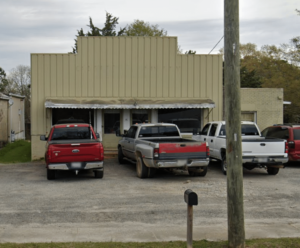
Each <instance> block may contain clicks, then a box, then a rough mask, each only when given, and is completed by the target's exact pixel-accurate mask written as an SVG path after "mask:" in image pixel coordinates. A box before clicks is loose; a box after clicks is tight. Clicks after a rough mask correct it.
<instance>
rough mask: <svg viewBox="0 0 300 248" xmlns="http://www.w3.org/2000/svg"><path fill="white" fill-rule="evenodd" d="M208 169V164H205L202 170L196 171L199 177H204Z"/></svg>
mask: <svg viewBox="0 0 300 248" xmlns="http://www.w3.org/2000/svg"><path fill="white" fill-rule="evenodd" d="M207 170H208V166H205V167H204V168H203V170H202V171H200V172H199V173H198V176H199V177H205V176H206V173H207Z"/></svg>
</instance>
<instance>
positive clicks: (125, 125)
mask: <svg viewBox="0 0 300 248" xmlns="http://www.w3.org/2000/svg"><path fill="white" fill-rule="evenodd" d="M122 122H123V130H124V129H125V130H128V129H129V128H130V126H131V124H130V109H123V120H122ZM123 130H122V131H121V133H123Z"/></svg>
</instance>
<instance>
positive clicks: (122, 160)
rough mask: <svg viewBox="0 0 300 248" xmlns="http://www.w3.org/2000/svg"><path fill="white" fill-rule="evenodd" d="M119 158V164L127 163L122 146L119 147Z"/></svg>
mask: <svg viewBox="0 0 300 248" xmlns="http://www.w3.org/2000/svg"><path fill="white" fill-rule="evenodd" d="M118 160H119V164H124V163H125V160H124V155H123V152H122V148H121V147H120V146H119V148H118Z"/></svg>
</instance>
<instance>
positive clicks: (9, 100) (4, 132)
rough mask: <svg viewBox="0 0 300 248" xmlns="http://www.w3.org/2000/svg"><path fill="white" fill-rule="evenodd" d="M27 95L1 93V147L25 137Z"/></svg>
mask: <svg viewBox="0 0 300 248" xmlns="http://www.w3.org/2000/svg"><path fill="white" fill-rule="evenodd" d="M24 99H25V97H24V96H20V95H16V94H8V95H5V94H2V93H0V147H1V146H3V145H4V144H6V143H8V142H13V141H15V140H18V139H25V101H24Z"/></svg>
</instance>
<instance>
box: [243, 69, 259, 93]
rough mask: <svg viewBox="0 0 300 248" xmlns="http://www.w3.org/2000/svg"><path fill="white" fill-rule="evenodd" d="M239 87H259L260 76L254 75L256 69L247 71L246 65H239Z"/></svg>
mask: <svg viewBox="0 0 300 248" xmlns="http://www.w3.org/2000/svg"><path fill="white" fill-rule="evenodd" d="M240 75H241V87H242V88H261V87H262V82H261V78H260V77H259V76H257V75H256V71H255V70H252V71H249V70H248V69H247V67H246V66H243V67H241V69H240Z"/></svg>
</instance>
